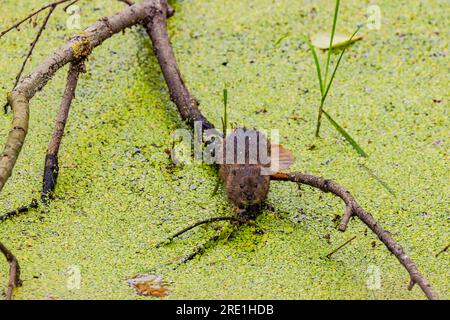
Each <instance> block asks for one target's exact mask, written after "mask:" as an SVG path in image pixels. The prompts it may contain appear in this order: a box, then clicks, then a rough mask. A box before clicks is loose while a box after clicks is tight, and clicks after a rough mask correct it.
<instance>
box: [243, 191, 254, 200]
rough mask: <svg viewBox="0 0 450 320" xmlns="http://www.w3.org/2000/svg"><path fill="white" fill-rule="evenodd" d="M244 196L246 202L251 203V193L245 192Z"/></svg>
mask: <svg viewBox="0 0 450 320" xmlns="http://www.w3.org/2000/svg"><path fill="white" fill-rule="evenodd" d="M244 196H245V198H246V199H247V200H248V201H251V200H253V198H254V196H253V193H250V192H245V193H244Z"/></svg>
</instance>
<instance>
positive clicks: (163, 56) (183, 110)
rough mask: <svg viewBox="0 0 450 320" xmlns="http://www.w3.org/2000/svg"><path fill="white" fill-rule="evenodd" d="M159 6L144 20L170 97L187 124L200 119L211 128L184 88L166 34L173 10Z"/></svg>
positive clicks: (206, 126)
mask: <svg viewBox="0 0 450 320" xmlns="http://www.w3.org/2000/svg"><path fill="white" fill-rule="evenodd" d="M161 8H162V9H163V10H162V11H159V12H157V13H156V14H155V16H154V17H153V18H152V19H148V20H147V21H146V24H145V28H146V31H147V33H148V34H149V36H150V38H151V40H152V43H153V50H154V51H155V54H156V58H157V59H158V62H159V65H160V67H161V70H162V73H163V75H164V79H165V80H166V83H167V87H168V88H169V92H170V98H171V100H172V101H173V102H174V103H175V105H176V106H177V108H178V111H179V112H180V115H181V117H182V118H183V120H184V121H186V122H187V123H188V124H189V125H191V126H192V127H193V124H194V122H195V121H201V122H202V128H203V130H208V129H213V128H214V126H213V125H212V124H211V123H210V122H209V121H208V120H207V119H206V118H205V117H204V116H203V115H202V114H201V112H200V110H199V108H198V102H197V100H196V99H195V98H194V97H192V96H191V94H190V93H189V90H188V89H187V88H186V85H185V84H184V81H183V78H182V76H181V72H180V69H179V68H178V65H177V61H176V58H175V55H174V53H173V49H172V46H171V44H170V40H169V36H168V34H167V23H166V20H167V17H168V16H170V15H171V14H172V13H173V12H172V13H171V12H168V11H167V10H169V8H168V7H166V8H164V7H163V6H161Z"/></svg>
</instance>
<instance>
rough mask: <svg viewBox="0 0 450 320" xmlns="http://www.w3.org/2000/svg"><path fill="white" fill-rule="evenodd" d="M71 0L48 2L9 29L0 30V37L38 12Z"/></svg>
mask: <svg viewBox="0 0 450 320" xmlns="http://www.w3.org/2000/svg"><path fill="white" fill-rule="evenodd" d="M68 1H70V0H60V1H55V2H52V3H49V4H46V5H45V6H43V7H41V8H40V9H38V10H36V11H34V12H32V13H30V14H29V15H28V16H26V17H25V18H23V19H22V20H20V21H19V22H16V23H15V24H14V25H12V26H11V27H9V28H8V29H6V30H4V31H2V32H0V38H1V37H3V36H4V35H5V34H7V33H8V32H10V31H11V30H13V29H17V28H18V27H20V26H21V25H22V24H23V23H24V22H27V21H28V20H30V19H31V18H33V17H34V16H36V15H37V14H39V13H41V12H42V11H44V10H45V9H48V8H51V7H56V6H58V5H60V4H62V3H65V2H68ZM77 1H78V0H77Z"/></svg>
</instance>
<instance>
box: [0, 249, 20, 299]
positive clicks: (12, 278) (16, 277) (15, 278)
mask: <svg viewBox="0 0 450 320" xmlns="http://www.w3.org/2000/svg"><path fill="white" fill-rule="evenodd" d="M0 251H1V252H2V253H3V255H4V256H5V258H6V261H8V264H9V279H8V286H7V287H6V292H5V297H6V298H5V299H6V300H11V299H12V293H13V290H14V288H16V287H19V286H20V285H21V284H22V281H21V280H20V265H19V261H18V260H17V258H16V257H15V256H14V255H13V254H12V252H11V251H9V250H8V248H6V247H5V246H4V245H3V243H1V242H0Z"/></svg>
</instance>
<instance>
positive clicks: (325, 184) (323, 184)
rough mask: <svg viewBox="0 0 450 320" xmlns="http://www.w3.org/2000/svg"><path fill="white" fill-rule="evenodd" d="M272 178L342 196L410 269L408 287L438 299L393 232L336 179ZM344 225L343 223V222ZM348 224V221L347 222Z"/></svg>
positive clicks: (288, 175) (281, 175) (293, 175)
mask: <svg viewBox="0 0 450 320" xmlns="http://www.w3.org/2000/svg"><path fill="white" fill-rule="evenodd" d="M271 179H272V180H278V181H292V182H296V183H302V184H306V185H309V186H311V187H314V188H318V189H320V190H322V191H324V192H331V193H333V194H334V195H336V196H338V197H339V198H341V199H342V200H343V201H344V203H345V204H346V206H347V208H352V209H351V213H352V214H353V215H355V216H357V217H358V218H359V219H360V220H361V221H362V222H364V224H365V225H366V226H367V227H369V229H370V230H372V231H373V232H374V233H375V234H376V235H377V236H378V238H379V239H380V240H381V242H383V243H384V245H385V246H386V247H387V248H388V250H389V251H390V252H392V253H393V254H394V255H395V257H396V258H397V259H398V261H399V262H400V263H401V264H402V266H403V267H404V268H405V269H406V271H408V273H409V276H410V277H411V283H410V285H409V286H408V289H411V288H412V286H413V285H414V284H415V283H417V284H418V285H419V286H420V288H421V289H422V291H423V292H424V293H425V295H426V296H427V297H428V299H432V300H435V299H438V296H437V294H436V293H435V292H434V290H433V288H432V287H431V285H430V284H429V283H428V281H427V280H426V279H425V277H424V276H422V274H420V272H419V270H418V269H417V267H416V265H415V264H414V262H413V261H412V260H411V259H410V258H409V257H408V256H407V255H406V253H405V252H404V251H403V248H402V247H401V246H400V244H398V243H397V242H396V241H395V240H394V239H393V238H392V236H391V234H390V233H389V232H388V231H386V230H384V229H383V228H382V227H381V226H380V225H379V224H378V222H377V221H376V220H375V219H374V217H373V216H372V215H371V214H370V213H368V212H366V211H365V210H364V209H363V208H361V206H360V205H359V204H358V203H357V202H356V200H355V198H353V196H352V195H351V194H350V192H349V191H348V190H347V189H345V188H344V187H342V186H340V185H338V184H337V183H335V182H334V181H331V180H328V179H323V178H320V177H316V176H312V175H308V174H303V173H276V174H274V175H272V176H271ZM348 211H350V209H346V214H345V215H344V218H345V219H346V221H348V220H347V217H348V216H349V215H350V213H348ZM341 225H342V223H341ZM345 225H346V223H345ZM340 230H342V231H343V230H345V228H340ZM411 284H412V285H411Z"/></svg>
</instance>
